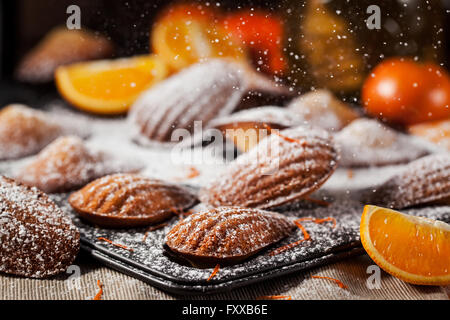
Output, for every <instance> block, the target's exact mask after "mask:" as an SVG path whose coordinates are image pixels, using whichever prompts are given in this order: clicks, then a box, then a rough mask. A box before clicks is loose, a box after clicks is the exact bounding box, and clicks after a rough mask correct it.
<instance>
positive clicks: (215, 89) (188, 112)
mask: <svg viewBox="0 0 450 320" xmlns="http://www.w3.org/2000/svg"><path fill="white" fill-rule="evenodd" d="M238 71H239V70H238V69H236V68H235V66H234V64H231V63H228V62H225V61H220V60H210V61H208V62H205V63H200V64H195V65H193V66H191V67H189V68H187V69H185V70H183V71H181V72H179V73H177V74H175V75H173V76H172V77H170V78H168V79H167V80H165V81H163V82H161V83H160V84H158V85H156V86H154V87H152V88H151V89H149V90H148V91H147V92H144V93H143V94H142V95H141V97H140V98H139V99H138V100H137V101H136V102H135V103H134V105H133V107H132V109H131V110H130V113H129V122H130V124H131V126H132V127H133V128H135V129H136V130H135V131H136V135H137V136H140V135H142V136H144V137H146V138H148V139H150V140H156V141H165V142H169V141H170V140H171V135H172V132H173V131H174V130H175V129H186V130H188V132H192V131H193V125H194V121H202V122H203V125H204V126H206V125H207V123H208V122H209V121H211V120H212V119H213V118H214V117H216V116H220V115H225V114H228V113H231V112H232V111H233V109H234V108H235V107H236V105H237V104H238V103H239V101H240V99H241V97H242V95H243V92H244V89H245V88H244V83H243V79H242V78H241V76H240V74H239V72H238Z"/></svg>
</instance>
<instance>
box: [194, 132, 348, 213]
mask: <svg viewBox="0 0 450 320" xmlns="http://www.w3.org/2000/svg"><path fill="white" fill-rule="evenodd" d="M276 133H277V132H272V134H271V135H270V136H269V137H267V138H265V139H263V140H262V141H261V142H260V143H259V144H258V145H257V146H256V147H255V148H253V149H251V150H250V151H249V152H247V153H245V154H243V155H241V156H239V157H238V158H237V159H236V160H235V161H233V162H232V163H230V165H229V166H228V167H227V168H226V169H225V171H224V172H223V173H222V174H220V175H219V176H218V177H216V178H215V179H214V180H213V181H212V182H211V183H210V184H209V185H208V186H206V187H205V188H203V189H202V190H201V192H200V200H201V201H202V202H205V203H208V204H210V205H212V206H215V207H218V206H241V207H251V208H262V209H267V208H273V207H276V206H279V205H282V204H284V203H287V202H291V201H294V200H296V199H299V198H301V197H304V196H307V195H308V194H310V193H311V192H313V191H315V190H317V189H318V188H319V187H320V186H321V185H322V184H323V183H324V182H325V181H326V180H327V179H328V178H329V177H330V176H331V174H332V173H333V172H334V170H335V169H336V166H337V162H338V158H339V157H338V152H337V150H336V148H335V146H334V143H333V139H332V138H331V136H330V135H329V134H328V133H327V132H326V131H324V130H321V129H312V128H307V127H296V128H291V129H287V130H283V131H280V132H278V134H276Z"/></svg>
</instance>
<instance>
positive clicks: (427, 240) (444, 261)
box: [360, 206, 450, 285]
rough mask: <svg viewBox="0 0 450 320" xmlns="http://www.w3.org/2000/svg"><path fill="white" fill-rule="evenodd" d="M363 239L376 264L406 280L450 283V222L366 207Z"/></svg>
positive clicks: (362, 229)
mask: <svg viewBox="0 0 450 320" xmlns="http://www.w3.org/2000/svg"><path fill="white" fill-rule="evenodd" d="M360 233H361V242H362V244H363V246H364V249H365V250H366V251H367V253H368V254H369V256H370V257H371V258H372V260H373V261H375V263H376V264H377V265H378V266H380V267H381V268H382V269H383V270H385V271H386V272H388V273H390V274H391V275H393V276H395V277H397V278H400V279H402V280H403V281H405V282H409V283H413V284H422V285H449V284H450V225H449V224H446V223H444V222H441V221H435V220H431V219H428V218H423V217H416V216H411V215H407V214H403V213H400V212H397V211H394V210H390V209H386V208H380V207H376V206H365V208H364V212H363V215H362V219H361V226H360Z"/></svg>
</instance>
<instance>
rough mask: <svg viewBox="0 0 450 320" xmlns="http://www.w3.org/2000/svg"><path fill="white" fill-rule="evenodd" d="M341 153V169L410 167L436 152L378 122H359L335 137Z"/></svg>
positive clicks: (353, 123) (354, 122)
mask: <svg viewBox="0 0 450 320" xmlns="http://www.w3.org/2000/svg"><path fill="white" fill-rule="evenodd" d="M335 139H336V143H337V144H338V145H339V147H340V149H341V161H340V166H343V167H368V166H382V165H389V164H397V163H407V162H409V161H412V160H415V159H417V158H419V157H421V156H424V155H426V154H429V153H430V152H432V151H433V150H434V148H433V147H432V146H431V145H430V144H428V143H425V142H423V141H420V140H419V139H415V138H414V137H411V136H408V135H405V134H402V133H400V132H397V131H395V130H393V129H390V128H388V127H386V126H385V125H383V124H381V123H380V122H378V121H376V120H371V119H357V120H355V121H353V122H352V123H351V124H350V125H348V126H347V127H345V128H344V129H343V130H342V131H340V132H338V133H337V134H336V135H335Z"/></svg>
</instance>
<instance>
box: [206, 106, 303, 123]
mask: <svg viewBox="0 0 450 320" xmlns="http://www.w3.org/2000/svg"><path fill="white" fill-rule="evenodd" d="M239 123H260V124H262V123H266V124H269V125H276V126H277V127H282V128H288V127H293V126H299V125H301V124H302V123H303V121H302V119H301V118H300V117H298V116H297V115H296V114H294V113H292V112H289V111H288V110H287V109H285V108H281V107H273V106H263V107H258V108H252V109H248V110H242V111H239V112H235V113H232V114H231V115H229V116H224V117H221V118H216V119H214V120H213V121H211V123H210V125H209V126H210V127H222V126H225V125H232V124H239Z"/></svg>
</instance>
